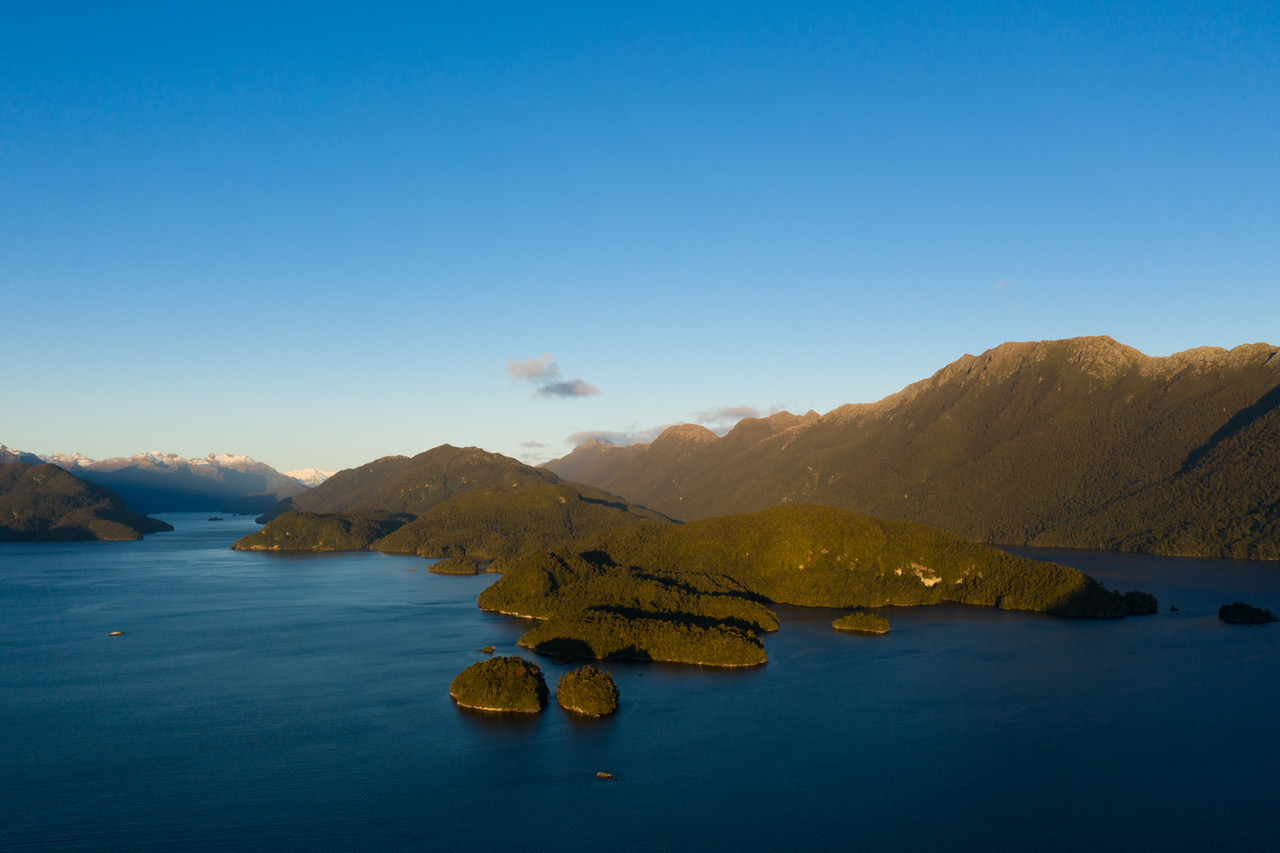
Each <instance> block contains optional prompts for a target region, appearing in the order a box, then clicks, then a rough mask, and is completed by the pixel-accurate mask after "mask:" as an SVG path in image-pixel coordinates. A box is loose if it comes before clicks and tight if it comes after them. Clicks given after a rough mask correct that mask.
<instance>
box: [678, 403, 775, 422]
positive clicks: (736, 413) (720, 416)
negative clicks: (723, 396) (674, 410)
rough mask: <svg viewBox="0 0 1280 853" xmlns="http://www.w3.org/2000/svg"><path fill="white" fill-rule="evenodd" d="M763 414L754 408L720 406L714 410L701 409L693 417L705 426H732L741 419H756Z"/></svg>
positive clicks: (760, 410)
mask: <svg viewBox="0 0 1280 853" xmlns="http://www.w3.org/2000/svg"><path fill="white" fill-rule="evenodd" d="M764 414H765V412H764V410H763V409H759V408H757V407H755V406H720V407H719V408H715V409H703V410H702V411H701V412H698V413H697V414H695V415H694V416H693V417H694V420H696V421H697V422H698V423H700V424H703V425H705V426H732V425H733V424H736V423H737V422H738V421H740V420H742V419H743V418H758V417H761V416H762V415H764Z"/></svg>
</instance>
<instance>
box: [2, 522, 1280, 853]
mask: <svg viewBox="0 0 1280 853" xmlns="http://www.w3.org/2000/svg"><path fill="white" fill-rule="evenodd" d="M163 517H164V518H165V519H166V520H168V521H170V522H171V523H173V524H174V525H175V527H176V530H175V531H174V532H172V533H165V534H160V535H156V536H149V537H147V538H146V539H145V540H144V541H142V542H133V543H45V544H30V545H4V546H0V628H3V631H2V632H0V731H3V732H4V737H3V739H2V741H0V768H2V769H3V772H2V773H0V849H3V850H22V851H36V850H109V849H110V850H121V849H128V850H177V849H183V850H193V851H204V850H210V851H211V850H268V849H269V850H384V849H422V850H444V849H452V850H458V849H494V848H499V847H510V848H513V849H521V850H529V851H538V850H566V849H567V850H574V849H583V848H587V847H595V846H601V845H615V846H619V847H624V848H626V849H630V850H712V851H714V850H740V849H746V848H778V849H800V848H803V847H808V846H814V845H819V844H821V845H828V846H830V845H835V846H838V847H839V848H840V849H848V850H914V849H922V848H927V847H942V846H945V847H947V848H949V849H952V850H988V849H993V848H994V849H1012V848H1028V849H1038V850H1078V849H1082V848H1089V849H1095V850H1121V849H1126V850H1127V849H1132V848H1133V847H1144V848H1156V847H1159V848H1163V849H1168V850H1203V849H1213V848H1222V847H1228V846H1230V847H1236V846H1249V847H1266V846H1269V844H1270V843H1272V839H1273V838H1274V835H1275V833H1276V831H1277V830H1278V829H1280V826H1278V822H1277V817H1276V814H1277V809H1276V805H1275V804H1276V802H1277V801H1278V799H1280V798H1278V795H1280V770H1278V769H1277V763H1278V760H1280V734H1278V733H1277V727H1276V725H1275V718H1276V713H1277V710H1278V709H1280V630H1277V628H1280V626H1276V625H1272V626H1265V627H1260V628H1248V627H1237V626H1229V625H1226V624H1224V623H1222V622H1221V621H1220V620H1218V619H1217V615H1216V614H1217V607H1218V605H1220V604H1224V603H1227V602H1230V601H1232V600H1236V599H1241V600H1244V601H1248V602H1250V603H1253V604H1256V605H1259V606H1263V607H1268V608H1270V609H1272V610H1273V611H1278V612H1280V566H1277V565H1276V564H1273V563H1261V562H1250V561H1234V560H1193V559H1178V558H1161V557H1150V556H1141V555H1121V554H1108V553H1097V552H1071V551H1043V550H1034V551H1032V550H1029V549H1016V550H1017V552H1018V553H1022V554H1026V555H1028V556H1034V557H1037V558H1040V559H1052V560H1055V561H1057V562H1062V563H1066V564H1068V565H1073V566H1076V567H1078V568H1081V569H1082V570H1084V571H1086V572H1088V573H1090V574H1092V575H1094V576H1095V577H1097V578H1098V579H1100V580H1102V581H1103V582H1104V583H1106V584H1107V585H1108V586H1109V587H1111V588H1115V589H1121V590H1125V589H1131V588H1137V589H1144V590H1147V591H1150V592H1153V593H1154V594H1155V595H1156V596H1157V597H1158V598H1159V600H1160V602H1161V612H1160V614H1159V615H1156V616H1149V617H1140V618H1129V619H1124V620H1117V621H1077V620H1066V619H1060V618H1056V617H1052V616H1045V615H1041V614H1028V613H1013V612H1002V611H995V610H990V609H986V608H965V607H958V606H947V607H933V608H894V609H888V610H886V611H884V612H885V613H886V615H887V616H888V618H889V621H890V622H891V624H892V626H893V631H892V632H891V633H890V634H889V635H887V636H884V637H865V636H857V635H848V634H842V633H837V632H835V631H833V630H831V628H830V621H831V619H833V618H834V617H835V616H836V615H839V613H838V612H837V611H826V610H817V609H806V608H788V607H783V608H780V610H779V615H780V617H781V619H782V628H781V630H779V631H778V632H776V633H775V634H771V635H768V636H767V637H766V638H765V645H766V649H767V651H768V655H769V663H768V664H767V665H765V666H764V667H760V668H755V669H751V670H733V671H719V670H714V669H707V668H697V667H679V666H673V665H662V664H642V663H622V662H609V663H607V664H605V667H606V668H608V669H609V670H611V671H612V672H613V674H614V676H615V678H616V679H617V681H618V684H619V687H620V689H621V691H622V704H621V708H620V711H619V713H618V714H617V715H616V716H615V717H614V718H611V719H605V720H583V719H579V718H575V717H572V716H570V715H568V714H566V713H564V712H562V711H561V710H560V709H559V708H558V707H556V706H555V705H554V704H553V705H552V706H551V707H549V708H548V709H547V710H546V711H545V712H544V713H542V714H541V715H538V716H537V717H534V718H527V719H510V718H505V717H498V716H491V715H480V714H475V713H471V712H467V711H463V710H460V709H458V708H457V707H456V706H455V705H454V704H453V703H452V701H451V700H450V699H449V697H448V685H449V682H450V681H451V680H452V678H453V676H454V675H456V674H457V673H458V672H459V671H461V670H462V669H463V668H465V667H466V666H468V665H469V664H470V663H472V662H473V661H475V660H478V659H481V658H483V657H484V655H483V654H482V653H480V652H479V651H478V649H480V648H481V647H482V646H485V645H490V644H492V645H495V646H497V651H498V653H499V654H504V653H505V654H517V653H519V654H524V655H525V656H526V657H531V658H532V659H535V660H537V661H538V662H539V663H540V665H541V666H542V667H543V670H544V671H545V672H546V674H547V679H548V683H549V684H550V685H552V686H554V681H555V678H556V677H557V676H558V674H559V673H560V672H562V671H564V670H565V669H568V668H570V667H569V666H564V665H560V664H556V663H554V662H551V661H549V660H547V659H544V658H537V657H536V656H533V655H530V654H529V653H527V652H523V651H521V650H518V649H517V648H516V646H515V641H516V639H517V638H518V637H519V636H520V635H521V634H522V633H523V632H524V631H525V630H526V626H527V623H525V622H524V621H523V620H519V619H514V618H509V617H502V616H495V615H491V614H485V613H482V612H480V611H479V610H478V609H477V608H476V605H475V599H476V595H477V594H478V593H479V592H480V591H481V590H482V589H483V588H484V587H485V586H486V585H487V584H489V583H491V582H492V581H493V579H494V578H493V577H492V576H479V577H449V576H438V575H432V574H430V573H428V572H426V571H425V569H426V566H427V562H426V561H423V560H420V559H418V558H412V557H391V556H387V555H381V554H365V553H360V554H338V555H316V556H279V555H270V554H253V553H240V552H233V551H229V550H228V549H227V546H228V545H229V544H230V543H231V542H232V541H234V540H235V539H236V538H238V537H239V536H241V535H243V534H244V533H246V532H248V531H249V530H252V529H254V528H255V527H256V525H254V523H253V522H252V520H251V519H248V518H236V517H231V518H228V519H227V520H225V521H220V522H212V521H209V520H208V517H207V514H205V515H200V514H174V515H167V516H163ZM1011 550H1013V549H1011ZM1170 605H1175V606H1177V607H1178V610H1177V611H1176V612H1171V611H1170V610H1169V606H1170ZM111 631H123V632H124V635H123V636H120V637H109V636H108V633H109V632H111ZM597 771H606V772H610V773H613V774H614V775H615V776H616V777H617V781H614V782H602V781H600V780H597V779H596V778H595V774H596V772H597Z"/></svg>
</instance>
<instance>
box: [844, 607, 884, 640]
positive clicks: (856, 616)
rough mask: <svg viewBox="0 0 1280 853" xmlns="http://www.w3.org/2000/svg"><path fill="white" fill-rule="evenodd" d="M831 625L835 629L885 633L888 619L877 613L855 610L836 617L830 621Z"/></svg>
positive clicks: (863, 632) (860, 632)
mask: <svg viewBox="0 0 1280 853" xmlns="http://www.w3.org/2000/svg"><path fill="white" fill-rule="evenodd" d="M831 627H832V628H835V629H836V630H837V631H854V632H856V633H859V634H887V633H889V620H888V619H886V618H884V617H883V616H881V615H880V614H878V613H868V612H867V611H865V610H855V611H853V612H852V613H849V614H847V615H845V616H841V617H840V618H839V619H836V620H835V621H834V622H832V623H831Z"/></svg>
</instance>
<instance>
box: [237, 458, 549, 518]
mask: <svg viewBox="0 0 1280 853" xmlns="http://www.w3.org/2000/svg"><path fill="white" fill-rule="evenodd" d="M558 482H560V478H559V477H557V476H556V475H554V474H552V473H551V472H549V471H545V470H543V469H541V468H531V467H529V466H528V465H525V464H524V463H522V462H519V461H517V460H515V459H512V458H510V457H508V456H502V455H501V454H498V453H488V452H486V451H484V450H481V449H480V448H478V447H453V446H452V445H448V444H442V445H440V446H439V447H436V448H433V449H431V450H428V451H426V452H425V453H419V454H418V455H417V456H413V457H408V456H384V457H383V458H381V459H377V460H375V461H373V462H370V463H368V464H367V465H361V466H360V467H359V468H348V469H347V470H345V471H339V472H338V473H336V474H334V475H333V476H332V477H330V478H329V479H327V480H325V481H324V482H323V483H321V484H320V485H319V486H316V487H315V488H314V489H311V490H310V491H307V492H304V493H302V494H300V495H296V496H294V497H292V498H288V499H286V500H283V501H281V502H280V503H278V504H276V505H275V506H274V507H272V508H271V509H270V510H269V511H268V512H267V513H266V514H265V515H263V516H262V518H261V519H259V520H260V521H264V522H265V521H270V520H271V519H273V518H275V517H276V516H279V515H282V514H284V513H286V512H289V511H291V510H303V511H306V512H319V513H335V512H350V511H351V510H357V509H358V510H378V511H382V512H390V513H409V514H410V515H415V516H416V515H419V514H421V513H423V512H426V511H427V510H428V509H430V508H431V507H433V506H435V505H436V504H438V503H440V502H441V501H444V500H448V499H449V498H451V497H453V496H454V495H457V494H461V493H462V492H466V491H470V490H472V489H485V488H505V487H508V486H516V487H524V486H536V485H543V484H546V483H558Z"/></svg>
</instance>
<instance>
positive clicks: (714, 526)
mask: <svg viewBox="0 0 1280 853" xmlns="http://www.w3.org/2000/svg"><path fill="white" fill-rule="evenodd" d="M574 549H575V550H578V551H579V552H581V553H584V554H590V555H592V559H593V560H597V561H601V560H607V561H608V562H610V563H613V564H617V565H622V566H628V567H636V568H638V569H640V570H642V571H645V572H650V573H655V574H657V573H664V572H666V573H675V572H717V573H720V574H724V575H727V576H728V577H730V578H732V579H733V580H734V581H736V582H737V583H739V584H741V585H742V587H743V588H744V589H745V590H747V591H749V592H750V593H754V594H756V595H759V596H762V597H763V598H765V599H767V600H768V601H772V602H776V603H779V604H799V605H805V606H811V607H838V608H856V607H879V606H883V605H919V604H938V603H941V602H944V601H950V602H957V603H960V604H977V605H987V606H993V607H999V608H1001V609H1005V610H1039V611H1044V612H1047V613H1056V614H1059V615H1062V616H1086V617H1117V616H1124V615H1127V614H1129V613H1131V612H1152V611H1153V610H1154V605H1155V602H1154V600H1150V601H1148V600H1147V599H1148V598H1149V597H1142V596H1141V594H1139V595H1137V596H1134V597H1126V596H1124V595H1121V594H1119V593H1117V592H1112V591H1110V590H1106V589H1104V588H1103V587H1102V586H1101V585H1100V584H1098V583H1097V582H1096V581H1094V580H1093V579H1092V578H1090V577H1089V576H1087V575H1085V574H1083V573H1082V572H1079V571H1076V570H1075V569H1071V568H1068V567H1066V566H1059V565H1056V564H1053V563H1043V562H1039V561H1036V560H1028V559H1025V558H1022V557H1015V556H1013V555H1011V554H1008V553H1005V552H1004V551H1000V550H998V549H996V548H991V547H988V546H985V545H979V544H976V543H973V542H969V541H967V540H964V539H961V538H959V537H957V536H953V535H951V534H949V533H946V532H944V531H941V530H938V529H936V528H931V527H926V526H924V525H920V524H911V523H908V522H903V521H890V520H887V519H878V518H869V517H867V516H863V515H859V514H857V513H854V512H850V511H848V510H842V509H836V508H834V507H823V506H802V505H798V506H786V507H775V508H774V509H769V510H764V511H762V512H756V513H748V514H742V515H733V516H724V517H720V518H709V519H704V520H702V521H696V522H691V523H689V524H681V525H666V526H662V527H658V526H652V527H624V528H617V529H614V530H611V531H608V532H606V533H602V534H599V535H598V536H594V537H588V538H587V539H584V540H580V541H578V542H576V543H574Z"/></svg>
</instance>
